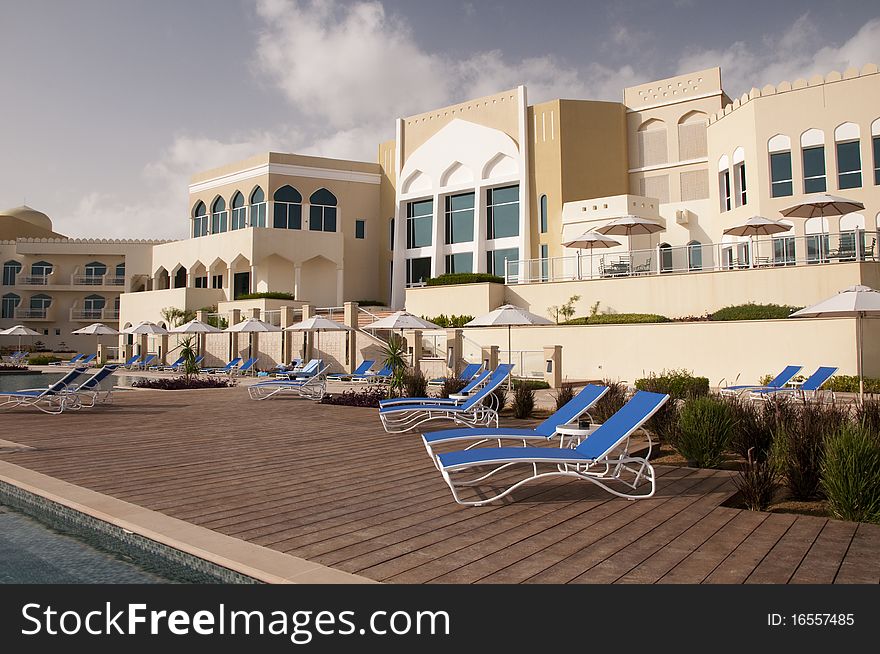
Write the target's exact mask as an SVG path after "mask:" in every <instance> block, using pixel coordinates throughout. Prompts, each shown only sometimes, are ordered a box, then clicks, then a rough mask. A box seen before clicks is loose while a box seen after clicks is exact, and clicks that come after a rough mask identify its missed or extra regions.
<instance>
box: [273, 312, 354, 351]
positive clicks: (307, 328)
mask: <svg viewBox="0 0 880 654" xmlns="http://www.w3.org/2000/svg"><path fill="white" fill-rule="evenodd" d="M284 331H286V332H316V333H317V334H318V343H317V348H316V349H317V350H318V352H319V353H320V352H321V332H340V331H351V327H349V326H348V325H343V324H340V323H338V322H336V321H335V320H330V319H329V318H324V317H323V316H312V317H311V318H306V319H305V320H301V321H300V322H298V323H294V324H293V325H291V326H290V327H285V328H284Z"/></svg>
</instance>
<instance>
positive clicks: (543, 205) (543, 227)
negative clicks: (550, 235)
mask: <svg viewBox="0 0 880 654" xmlns="http://www.w3.org/2000/svg"><path fill="white" fill-rule="evenodd" d="M541 233H542V234H546V233H547V196H546V195H542V196H541Z"/></svg>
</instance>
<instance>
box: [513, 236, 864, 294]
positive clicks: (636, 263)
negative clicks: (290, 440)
mask: <svg viewBox="0 0 880 654" xmlns="http://www.w3.org/2000/svg"><path fill="white" fill-rule="evenodd" d="M878 240H880V234H878V232H865V231H859V232H843V233H840V234H810V235H807V236H784V235H780V236H777V237H760V238H753V239H746V238H743V240H742V241H739V242H730V243H706V244H694V245H682V246H676V247H659V246H658V247H655V248H651V249H646V250H629V251H626V250H622V249H620V250H615V251H614V252H610V253H609V252H607V251H606V250H598V251H596V252H593V253H592V254H591V253H590V251H589V250H582V251H581V252H580V254H575V255H572V256H567V257H551V258H547V259H522V260H518V261H506V262H505V275H504V277H505V282H506V283H508V284H516V283H536V282H559V281H570V280H583V279H607V278H613V277H634V276H643V275H664V274H676V273H678V274H682V273H687V274H690V273H703V272H716V271H721V270H744V269H754V268H778V267H785V266H810V265H817V264H819V265H821V264H831V263H847V262H854V261H878V260H880V257H878ZM600 252H601V254H600Z"/></svg>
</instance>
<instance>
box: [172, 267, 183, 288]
mask: <svg viewBox="0 0 880 654" xmlns="http://www.w3.org/2000/svg"><path fill="white" fill-rule="evenodd" d="M174 288H186V268H184V267H183V266H181V267H180V268H178V269H177V272H176V273H174Z"/></svg>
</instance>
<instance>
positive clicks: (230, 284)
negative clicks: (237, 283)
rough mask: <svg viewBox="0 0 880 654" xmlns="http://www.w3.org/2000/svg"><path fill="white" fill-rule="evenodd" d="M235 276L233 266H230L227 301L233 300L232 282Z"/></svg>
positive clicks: (228, 269)
mask: <svg viewBox="0 0 880 654" xmlns="http://www.w3.org/2000/svg"><path fill="white" fill-rule="evenodd" d="M232 278H233V274H232V266H228V267H227V268H226V299H227V300H229V301H231V300H232V299H233V288H234V286H233V282H232Z"/></svg>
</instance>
